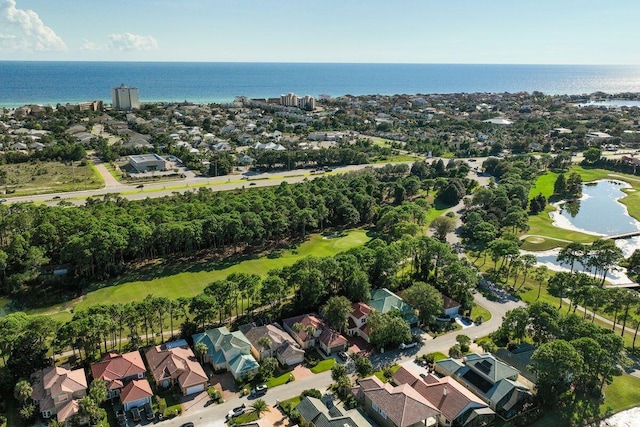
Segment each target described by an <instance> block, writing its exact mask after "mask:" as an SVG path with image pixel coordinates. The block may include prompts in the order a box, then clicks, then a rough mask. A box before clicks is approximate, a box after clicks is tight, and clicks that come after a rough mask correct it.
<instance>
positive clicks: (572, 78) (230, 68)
mask: <svg viewBox="0 0 640 427" xmlns="http://www.w3.org/2000/svg"><path fill="white" fill-rule="evenodd" d="M120 84H125V85H127V86H133V87H138V89H139V93H140V100H141V101H142V102H153V101H190V102H194V103H207V102H228V101H232V100H233V99H234V97H236V96H247V97H249V98H270V97H278V96H280V95H281V94H283V93H288V92H294V93H296V94H298V95H312V96H318V95H320V94H327V95H331V96H334V97H335V96H341V95H346V94H350V95H373V94H381V95H393V94H417V93H421V94H431V93H462V92H466V93H473V92H520V91H526V92H533V91H535V90H537V91H541V92H544V93H546V94H553V95H558V94H572V95H575V94H589V93H593V92H597V91H602V92H605V93H611V94H615V93H622V92H640V66H591V65H472V64H468V65H465V64H324V63H323V64H310V63H185V62H22V61H0V106H2V107H17V106H22V105H25V104H31V103H33V104H43V105H56V104H57V103H67V102H71V103H73V102H82V101H90V100H103V101H105V102H107V103H111V88H113V87H116V86H119V85H120Z"/></svg>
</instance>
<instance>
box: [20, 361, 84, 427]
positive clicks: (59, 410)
mask: <svg viewBox="0 0 640 427" xmlns="http://www.w3.org/2000/svg"><path fill="white" fill-rule="evenodd" d="M31 384H32V388H33V392H32V393H31V398H32V399H33V401H34V403H35V404H36V405H37V406H38V408H39V411H40V414H41V415H42V418H45V419H49V418H51V417H53V416H55V417H56V418H57V419H58V421H59V422H61V423H65V424H66V425H71V423H72V421H73V420H72V419H73V418H74V415H76V414H77V413H78V402H79V401H80V399H82V398H83V397H85V396H86V395H87V377H86V376H85V375H84V370H83V369H82V368H80V369H74V370H69V369H66V368H63V367H59V366H51V367H49V368H45V369H43V370H41V371H37V372H34V373H33V374H32V375H31Z"/></svg>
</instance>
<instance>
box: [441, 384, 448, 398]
mask: <svg viewBox="0 0 640 427" xmlns="http://www.w3.org/2000/svg"><path fill="white" fill-rule="evenodd" d="M442 394H443V395H445V396H446V395H447V394H449V388H448V386H447V385H445V386H444V391H443V392H442Z"/></svg>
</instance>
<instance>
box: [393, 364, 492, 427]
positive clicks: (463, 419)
mask: <svg viewBox="0 0 640 427" xmlns="http://www.w3.org/2000/svg"><path fill="white" fill-rule="evenodd" d="M393 382H394V383H395V384H396V385H401V384H409V385H410V386H411V387H413V389H414V390H416V391H417V392H418V393H420V395H421V396H422V397H424V398H425V399H427V401H429V402H430V403H431V404H432V405H433V406H434V407H436V408H437V409H438V411H440V415H439V416H438V424H439V425H440V426H441V427H450V426H460V427H483V426H489V425H491V424H492V423H493V419H494V418H495V412H493V410H491V408H489V407H488V405H487V404H486V403H485V402H484V401H483V400H482V399H480V398H479V397H477V396H476V395H474V394H473V393H471V392H470V391H469V390H467V389H466V388H465V387H464V386H463V385H462V384H460V383H459V382H458V381H456V380H455V379H453V378H452V377H449V376H447V377H443V378H438V377H436V376H435V375H431V374H429V375H427V376H425V377H423V378H420V377H418V376H417V375H415V374H414V373H412V372H410V371H409V370H407V369H406V368H404V367H402V368H400V369H398V370H397V371H396V372H395V373H394V374H393Z"/></svg>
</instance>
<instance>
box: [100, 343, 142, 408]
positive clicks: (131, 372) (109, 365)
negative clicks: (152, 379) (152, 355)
mask: <svg viewBox="0 0 640 427" xmlns="http://www.w3.org/2000/svg"><path fill="white" fill-rule="evenodd" d="M146 372H147V368H146V367H145V366H144V362H143V361H142V356H141V355H140V352H139V351H132V352H129V353H125V354H117V353H107V354H105V355H103V356H102V359H101V360H100V361H99V362H97V363H94V364H93V365H91V375H92V377H93V379H94V380H103V381H104V382H106V385H107V397H108V398H113V397H116V396H119V395H120V393H121V392H122V388H123V387H124V386H125V384H126V383H128V382H129V381H131V380H134V379H143V378H144V376H145V374H146ZM145 381H146V380H145Z"/></svg>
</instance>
